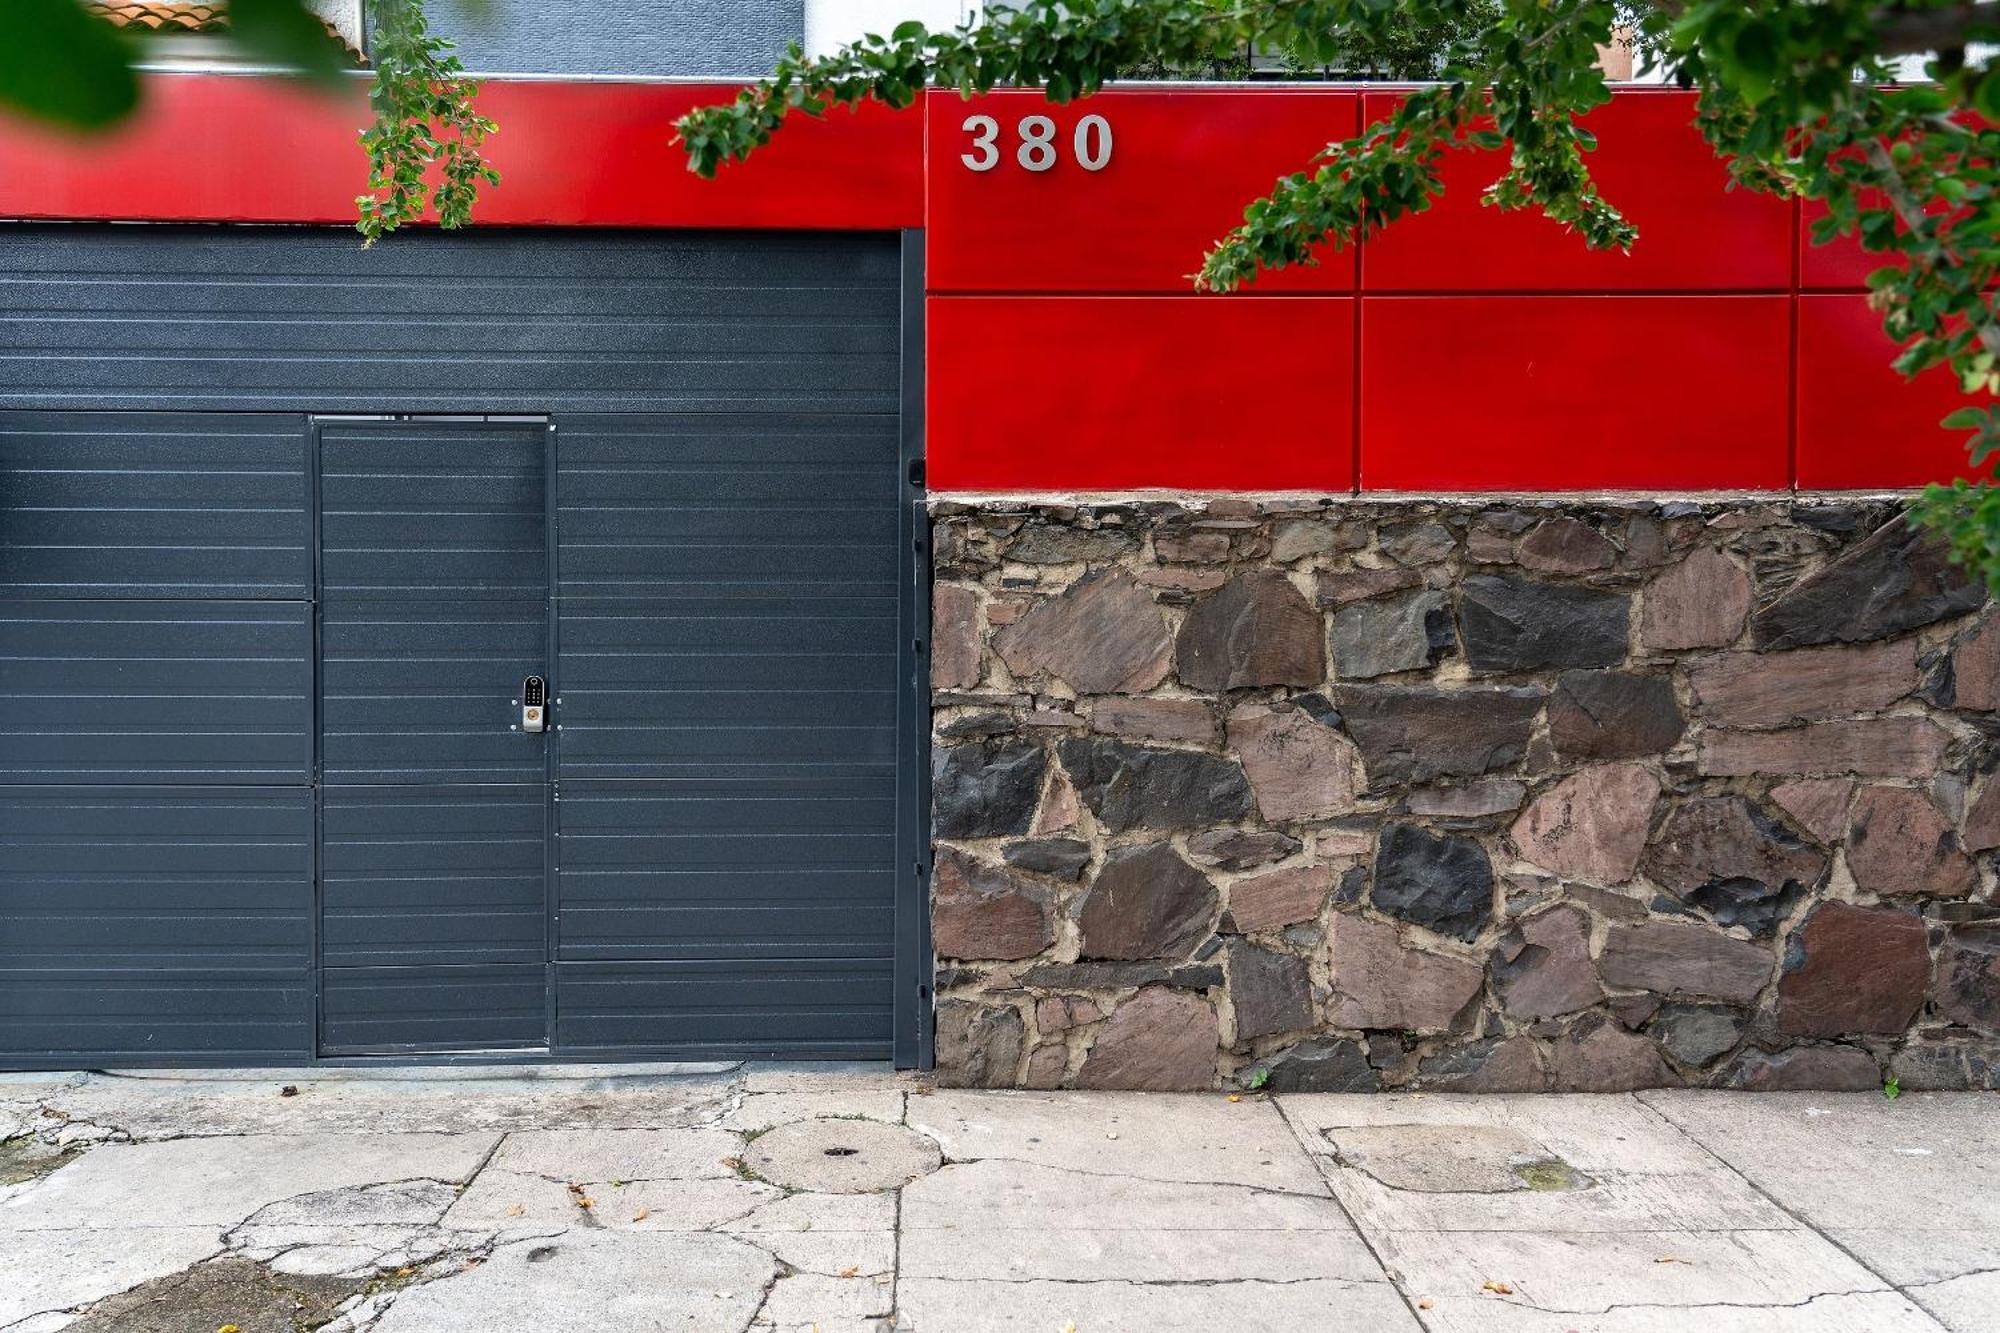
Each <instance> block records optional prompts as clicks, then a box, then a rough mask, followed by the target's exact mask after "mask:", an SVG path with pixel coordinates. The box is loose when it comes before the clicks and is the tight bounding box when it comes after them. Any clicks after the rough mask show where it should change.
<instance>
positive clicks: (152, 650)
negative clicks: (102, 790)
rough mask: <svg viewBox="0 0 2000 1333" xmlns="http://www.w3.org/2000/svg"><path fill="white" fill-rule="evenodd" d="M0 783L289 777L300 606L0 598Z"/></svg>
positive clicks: (308, 636) (304, 698)
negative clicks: (1, 707) (0, 703)
mask: <svg viewBox="0 0 2000 1333" xmlns="http://www.w3.org/2000/svg"><path fill="white" fill-rule="evenodd" d="M0 688H4V689H5V690H6V692H7V694H8V696H9V707H8V708H7V710H6V712H5V714H4V716H0V782H28V783H34V782H71V783H85V782H105V783H131V782H141V783H144V782H187V783H259V784H296V785H300V786H303V785H304V784H305V783H306V782H308V781H309V780H310V777H311V770H312V617H311V613H310V611H309V609H308V607H307V606H306V605H305V604H304V603H303V602H280V601H266V602H249V601H243V602H237V601H227V602H225V601H205V600H204V601H197V600H194V599H192V598H181V599H165V600H159V601H142V602H141V601H111V600H93V599H87V598H78V599H73V600H65V601H23V600H13V601H0Z"/></svg>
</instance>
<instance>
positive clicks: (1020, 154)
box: [1014, 116, 1056, 171]
mask: <svg viewBox="0 0 2000 1333" xmlns="http://www.w3.org/2000/svg"><path fill="white" fill-rule="evenodd" d="M1020 129H1021V146H1020V148H1019V149H1017V150H1016V151H1015V153H1014V160H1015V161H1017V162H1019V163H1020V164H1021V165H1022V166H1023V167H1026V168H1027V169H1028V170H1029V171H1047V170H1048V169H1049V168H1050V167H1052V166H1054V165H1055V164H1056V145H1055V137H1056V123H1055V122H1054V121H1053V120H1050V119H1049V118H1048V117H1047V116H1027V117H1025V118H1023V119H1022V121H1021V126H1020Z"/></svg>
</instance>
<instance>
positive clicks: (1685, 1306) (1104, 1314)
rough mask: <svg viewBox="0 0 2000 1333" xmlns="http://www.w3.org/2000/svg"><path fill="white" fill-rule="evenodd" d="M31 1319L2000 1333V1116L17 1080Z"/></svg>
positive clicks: (286, 1079) (210, 1330) (928, 1329)
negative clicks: (1993, 1332) (1944, 1332)
mask: <svg viewBox="0 0 2000 1333" xmlns="http://www.w3.org/2000/svg"><path fill="white" fill-rule="evenodd" d="M0 1139H6V1140H7V1141H6V1143H5V1144H4V1145H0V1331H4V1333H25V1331H26V1330H34V1333H44V1331H45V1330H53V1329H59V1328H62V1329H71V1330H77V1331H79V1333H81V1331H84V1330H88V1331H90V1333H102V1331H105V1330H129V1331H132V1333H138V1331H140V1330H143V1331H145V1333H217V1330H218V1329H222V1328H224V1327H227V1326H229V1325H234V1326H235V1327H236V1328H237V1329H239V1330H241V1333H290V1331H291V1330H294V1329H305V1328H313V1327H318V1326H324V1327H327V1328H331V1329H335V1330H340V1331H341V1333H354V1331H357V1330H361V1329H372V1330H378V1331H379V1333H487V1331H488V1330H492V1331H495V1333H512V1331H513V1330H521V1331H523V1333H529V1331H532V1333H562V1331H564V1330H585V1329H588V1330H615V1331H617V1333H634V1331H641V1330H666V1329H671V1330H694V1331H697V1333H706V1331H707V1330H732V1331H733V1330H743V1329H757V1330H761V1329H766V1328H776V1329H787V1330H790V1329H800V1330H804V1329H813V1328H817V1329H818V1330H820V1333H840V1331H842V1330H860V1329H869V1330H873V1329H882V1328H895V1329H912V1330H918V1331H919V1333H982V1331H983V1330H996V1331H997V1330H1006V1331H1007V1333H1015V1331H1017V1330H1019V1331H1024V1333H1059V1331H1060V1330H1066V1329H1074V1330H1077V1333H1112V1331H1113V1330H1146V1331H1147V1333H1160V1331H1162V1330H1180V1329H1190V1330H1229V1331H1230V1333H1247V1331H1249V1330H1265V1329H1269V1330H1282V1331H1283V1333H1316V1331H1318V1330H1366V1331H1367V1333H1375V1331H1377V1330H1397V1329H1406V1330H1414V1329H1419V1328H1426V1329H1440V1330H1446V1329H1448V1330H1469V1329H1495V1330H1508V1331H1509V1333H1511V1331H1513V1330H1536V1331H1538V1333H1539V1331H1540V1330H1550V1331H1551V1333H1562V1331H1563V1330H1578V1331H1579V1333H1584V1331H1588V1330H1621V1331H1622V1330H1642V1329H1644V1330H1654V1329H1658V1330H1669V1329H1670V1330H1687V1329H1699V1330H1700V1333H1731V1331H1734V1330H1767V1329H1771V1330H1794V1329H1796V1330H1807V1329H1811V1330H1855V1333H1861V1331H1862V1330H1866V1331H1867V1333H1885V1331H1889V1330H1904V1329H1909V1330H1916V1329H1933V1330H1935V1329H1939V1328H1946V1329H1953V1330H1959V1333H1973V1331H1974V1330H2000V1096H1994V1095H1990V1094H1979V1093H1970V1094H1958V1095H1947V1094H1915V1093H1913V1094H1906V1095H1904V1096H1903V1097H1902V1098H1900V1099H1899V1100H1896V1101H1893V1102H1891V1101H1888V1100H1886V1099H1885V1098H1883V1097H1881V1096H1880V1095H1877V1094H1816V1093H1778V1094H1750V1093H1702V1092H1647V1093H1639V1094H1635V1095H1604V1096H1581V1097H1558V1096H1541V1097H1447V1096H1417V1095H1408V1096H1391V1095H1381V1096H1324V1095H1318V1096H1307V1095H1297V1096H1280V1097H1271V1098H1265V1097H1260V1096H1254V1095H1251V1096H1244V1097H1243V1098H1241V1099H1240V1100H1231V1099H1229V1098H1227V1097H1225V1096H1223V1095H1221V1094H1213V1095H1208V1094H1203V1095H1191V1096H1167V1095H1149V1094H1125V1093H1097V1094H1091V1093H1022V1092H959V1091H943V1090H940V1091H931V1090H929V1089H928V1088H927V1087H926V1086H925V1085H924V1084H923V1082H922V1081H921V1080H919V1079H917V1078H914V1077H910V1076H898V1075H894V1074H890V1073H886V1072H880V1071H876V1070H871V1069H855V1068H813V1067H793V1066H748V1067H743V1068H733V1067H715V1068H708V1069H687V1068H680V1069H675V1070H672V1071H658V1072H644V1071H641V1072H637V1073H634V1072H628V1071H618V1072H615V1073H614V1072H611V1071H577V1070H568V1071H552V1073H551V1074H550V1076H545V1077H533V1078H530V1077H523V1076H520V1075H518V1074H512V1073H509V1074H506V1075H503V1076H498V1077H495V1076H492V1073H491V1071H471V1072H459V1073H457V1074H453V1075H449V1076H438V1075H436V1074H435V1072H434V1071H428V1072H426V1073H425V1074H423V1075H420V1076H402V1077H395V1078H380V1077H372V1076H371V1077H355V1076H342V1075H339V1074H329V1073H328V1072H327V1071H309V1072H308V1071H298V1072H292V1073H283V1072H276V1071H270V1072H266V1073H252V1074H232V1075H217V1076H214V1077H204V1076H196V1077H167V1076H150V1077H119V1076H108V1075H101V1074H96V1075H79V1076H70V1077H62V1076H46V1077H44V1076H32V1077H31V1076H0Z"/></svg>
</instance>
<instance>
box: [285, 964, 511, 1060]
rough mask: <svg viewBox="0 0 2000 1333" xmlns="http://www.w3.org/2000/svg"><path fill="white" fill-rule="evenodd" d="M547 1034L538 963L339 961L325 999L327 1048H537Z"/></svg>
mask: <svg viewBox="0 0 2000 1333" xmlns="http://www.w3.org/2000/svg"><path fill="white" fill-rule="evenodd" d="M547 1034H548V980H547V968H546V967H545V966H544V965H543V964H541V963H532V964H517V965H511V966H500V967H449V966H446V967H408V966H397V967H352V968H337V969H332V970H330V971H328V973H327V974H326V980H325V986H324V992H323V994H322V996H321V999H320V1053H321V1054H323V1055H333V1056H340V1055H422V1054H444V1053H453V1052H471V1051H518V1050H538V1049H541V1048H543V1047H545V1046H547V1045H548V1035H547Z"/></svg>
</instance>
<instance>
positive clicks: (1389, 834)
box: [932, 497, 2000, 1092]
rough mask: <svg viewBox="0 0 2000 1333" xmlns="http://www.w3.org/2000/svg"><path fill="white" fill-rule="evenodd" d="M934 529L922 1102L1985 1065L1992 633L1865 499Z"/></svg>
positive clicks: (1843, 1081) (1061, 514)
mask: <svg viewBox="0 0 2000 1333" xmlns="http://www.w3.org/2000/svg"><path fill="white" fill-rule="evenodd" d="M933 522H934V529H935V548H934V549H935V552H936V569H937V583H936V587H935V627H934V639H933V653H932V661H933V682H932V683H933V691H934V694H933V703H934V730H935V745H936V748H935V752H934V753H935V769H934V792H935V811H934V819H935V828H934V832H935V837H936V868H935V874H934V878H933V885H932V889H933V909H932V912H933V923H934V927H935V930H934V933H935V938H936V946H937V951H938V955H939V957H938V961H937V968H938V974H937V975H938V996H939V1000H938V1064H939V1070H940V1075H941V1077H942V1079H943V1080H944V1081H947V1082H952V1083H958V1084H969V1085H978V1086H990V1087H1012V1086H1021V1087H1035V1088H1055V1087H1082V1088H1147V1089H1195V1088H1211V1087H1218V1086H1241V1087H1259V1086H1263V1087H1270V1088H1274V1089H1282V1090H1327V1091H1359V1090H1373V1089H1386V1088H1423V1089H1448V1090H1454V1091H1493V1092H1501V1091H1506V1092H1512V1091H1522V1090H1539V1089H1550V1090H1559V1091H1610V1090H1622V1089H1629V1088H1636V1087H1650V1086H1659V1085H1676V1084H1688V1085H1700V1086H1711V1087H1732V1088H1756V1089H1770V1088H1874V1087H1878V1086H1880V1085H1881V1084H1882V1083H1883V1082H1884V1080H1885V1079H1888V1078H1890V1077H1892V1076H1893V1077H1894V1078H1895V1079H1897V1080H1898V1081H1899V1082H1900V1084H1901V1086H1903V1087H1905V1088H1947V1087H1949V1088H1957V1087H1988V1088H1991V1087H1996V1086H2000V901H1996V892H1995V865H1994V849H1995V848H1996V847H2000V779H1996V778H1995V777H1993V776H1992V771H1993V770H1994V769H1995V768H1996V767H2000V724H1996V719H1995V715H1994V712H1993V710H1994V708H1995V707H1996V705H2000V630H1996V629H1995V628H1994V627H1993V623H1992V621H1991V620H1989V619H1988V611H1987V607H1986V602H1985V598H1984V596H1983V594H1982V592H1981V590H1980V589H1978V588H1977V587H1975V586H1973V585H1972V584H1970V583H1969V582H1968V581H1967V580H1966V579H1965V578H1964V577H1963V576H1962V575H1961V574H1960V573H1959V572H1958V571H1957V570H1956V569H1954V568H1953V567H1951V566H1950V565H1949V564H1947V563H1946V562H1945V561H1944V560H1943V559H1942V557H1941V555H1940V553H1939V551H1938V550H1937V548H1936V547H1935V546H1934V545H1932V544H1931V543H1928V542H1926V541H1924V540H1920V539H1919V538H1917V537H1916V536H1914V535H1913V534H1912V533H1911V532H1910V531H1909V529H1908V528H1907V527H1906V525H1905V524H1904V522H1903V518H1902V514H1901V511H1900V508H1899V506H1898V505H1897V504H1896V503H1895V502H1892V501H1881V500H1857V501H1829V500H1815V499H1807V498H1799V499H1787V500H1777V501H1771V500H1741V499H1739V500H1732V501H1726V502H1723V501H1716V502H1675V503H1658V502H1632V503H1623V502H1614V501H1590V502H1569V501H1549V502H1541V503H1537V502H1532V501H1507V502H1498V501H1491V500H1467V501H1463V502H1436V501H1428V500H1426V501H1416V500H1404V501H1395V500H1369V499H1349V498H1345V497H1343V498H1339V499H1334V500H1328V501H1325V502H1322V503H1317V504H1315V503H1311V502H1305V501H1298V500H1247V499H1217V500H1214V501H1211V502H1208V503H1206V504H1179V503H1172V502H1135V503H1102V504H1077V505H1057V504H1034V503H1028V502H1011V501H1010V502H996V503H993V504H989V505H978V506H972V505H965V504H960V503H949V502H944V503H938V504H936V505H935V506H934V509H933Z"/></svg>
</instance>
